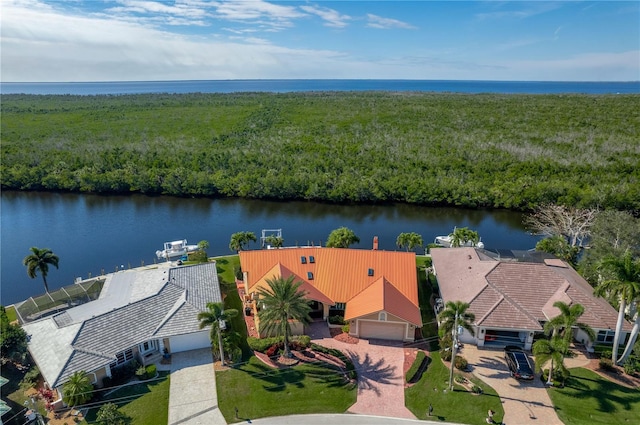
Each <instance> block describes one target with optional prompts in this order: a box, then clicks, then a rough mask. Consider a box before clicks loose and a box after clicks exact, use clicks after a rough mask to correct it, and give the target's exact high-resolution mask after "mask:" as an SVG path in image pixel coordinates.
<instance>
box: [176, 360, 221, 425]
mask: <svg viewBox="0 0 640 425" xmlns="http://www.w3.org/2000/svg"><path fill="white" fill-rule="evenodd" d="M196 424H201V425H226V424H227V422H226V421H225V419H224V416H222V413H221V412H220V409H218V393H217V390H216V376H215V373H214V370H213V356H212V355H211V349H210V348H202V349H199V350H192V351H185V352H182V353H174V354H172V355H171V388H170V390H169V425H196Z"/></svg>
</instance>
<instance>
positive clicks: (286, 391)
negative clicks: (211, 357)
mask: <svg viewBox="0 0 640 425" xmlns="http://www.w3.org/2000/svg"><path fill="white" fill-rule="evenodd" d="M216 385H217V388H218V405H219V406H220V410H221V411H222V414H223V415H224V417H225V419H226V420H227V421H228V422H235V421H236V420H235V418H234V417H235V412H234V408H235V407H237V408H238V411H239V416H240V417H241V418H244V419H254V418H261V417H266V416H280V415H295V414H305V413H344V412H345V411H346V410H347V409H348V408H349V406H351V405H352V404H353V403H355V401H356V385H355V384H351V383H348V382H345V381H344V379H343V377H342V375H341V374H339V372H338V371H337V370H336V369H333V368H330V367H324V366H316V365H298V366H295V367H293V368H289V369H272V368H270V367H268V366H266V365H265V364H264V363H262V362H261V361H260V360H258V358H256V357H251V359H250V360H249V362H247V363H246V364H243V365H242V366H240V367H238V368H234V369H229V370H226V371H222V372H217V373H216Z"/></svg>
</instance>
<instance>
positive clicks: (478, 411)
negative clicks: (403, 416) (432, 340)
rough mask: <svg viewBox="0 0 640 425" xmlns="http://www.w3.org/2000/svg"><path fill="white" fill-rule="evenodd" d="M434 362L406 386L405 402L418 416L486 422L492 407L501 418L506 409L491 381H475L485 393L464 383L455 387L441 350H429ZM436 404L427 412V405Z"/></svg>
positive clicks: (476, 422)
mask: <svg viewBox="0 0 640 425" xmlns="http://www.w3.org/2000/svg"><path fill="white" fill-rule="evenodd" d="M430 356H431V360H432V361H431V363H430V364H429V366H428V368H427V370H426V371H425V372H424V374H423V375H422V378H420V380H419V381H418V382H417V383H416V384H415V385H413V386H411V387H409V388H407V389H406V390H405V393H404V394H405V404H406V406H407V408H408V409H409V410H410V411H411V412H413V414H414V415H416V417H417V418H418V419H429V420H433V421H438V420H439V421H446V422H457V423H463V424H477V425H486V422H485V418H486V417H487V412H488V411H489V409H492V410H493V411H495V412H496V413H495V416H494V418H495V420H496V421H498V422H499V421H500V420H501V419H502V417H503V416H504V410H503V408H502V404H501V403H500V398H499V397H498V394H497V393H496V392H495V391H494V389H493V388H491V387H490V386H489V385H487V384H485V383H484V382H481V381H479V380H477V381H475V382H474V383H476V384H477V385H479V386H480V387H482V389H483V390H484V393H483V394H482V395H475V394H472V393H471V392H468V391H466V390H465V389H464V388H463V387H460V386H458V385H455V384H454V387H455V389H454V390H453V391H449V390H447V388H448V386H449V370H448V369H447V368H446V367H445V366H444V364H443V363H442V360H440V354H439V353H438V352H433V353H431V354H430ZM429 404H431V405H432V406H433V416H432V417H431V418H429V416H428V412H427V409H428V406H429Z"/></svg>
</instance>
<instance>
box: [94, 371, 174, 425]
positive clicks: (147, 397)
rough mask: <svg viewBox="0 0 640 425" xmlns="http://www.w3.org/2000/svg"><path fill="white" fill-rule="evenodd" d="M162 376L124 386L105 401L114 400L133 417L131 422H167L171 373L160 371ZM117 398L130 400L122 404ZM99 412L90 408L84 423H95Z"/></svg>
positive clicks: (139, 424) (148, 424)
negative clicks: (155, 379)
mask: <svg viewBox="0 0 640 425" xmlns="http://www.w3.org/2000/svg"><path fill="white" fill-rule="evenodd" d="M160 378H161V379H159V380H157V381H150V382H144V383H140V384H136V385H130V386H127V387H123V388H121V389H119V390H117V391H115V392H113V393H111V394H109V395H108V396H107V397H104V398H103V401H105V402H106V401H109V400H113V402H114V403H116V404H117V405H118V410H120V411H121V412H122V413H124V414H125V415H127V416H129V417H130V418H131V424H135V425H157V424H166V423H167V422H168V421H169V386H170V380H169V373H168V372H160ZM117 399H124V400H129V401H126V402H124V403H122V404H121V402H118V400H117ZM97 413H98V409H91V410H89V412H88V413H87V417H86V420H85V421H83V422H82V424H87V423H94V422H95V420H96V415H97Z"/></svg>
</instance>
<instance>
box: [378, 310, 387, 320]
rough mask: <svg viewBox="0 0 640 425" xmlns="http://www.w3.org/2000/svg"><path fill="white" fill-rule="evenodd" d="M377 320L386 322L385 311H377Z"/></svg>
mask: <svg viewBox="0 0 640 425" xmlns="http://www.w3.org/2000/svg"><path fill="white" fill-rule="evenodd" d="M378 320H379V321H381V322H386V321H387V313H386V312H384V311H381V312H380V313H378Z"/></svg>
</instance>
